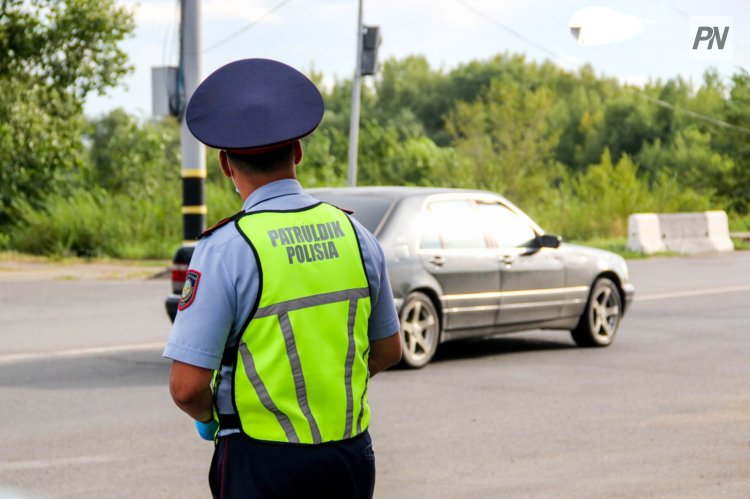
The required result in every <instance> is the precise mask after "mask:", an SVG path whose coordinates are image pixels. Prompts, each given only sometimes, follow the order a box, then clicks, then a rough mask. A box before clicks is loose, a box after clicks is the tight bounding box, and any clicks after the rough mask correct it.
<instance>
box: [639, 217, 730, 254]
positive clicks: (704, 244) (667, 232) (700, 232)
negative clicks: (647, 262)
mask: <svg viewBox="0 0 750 499" xmlns="http://www.w3.org/2000/svg"><path fill="white" fill-rule="evenodd" d="M628 249H630V250H633V251H640V252H641V253H646V254H652V253H659V252H662V251H673V252H675V253H686V254H692V253H715V252H722V251H733V250H734V245H733V244H732V240H731V238H730V237H729V220H728V218H727V214H726V213H725V212H723V211H706V212H700V213H660V214H656V213H635V214H633V215H630V217H628Z"/></svg>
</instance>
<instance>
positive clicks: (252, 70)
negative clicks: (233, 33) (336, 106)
mask: <svg viewBox="0 0 750 499" xmlns="http://www.w3.org/2000/svg"><path fill="white" fill-rule="evenodd" d="M324 111H325V105H324V104H323V97H322V96H321V95H320V92H319V91H318V89H317V88H316V87H315V85H314V84H313V82H311V81H310V80H309V79H308V78H307V77H306V76H305V75H303V74H302V73H300V72H299V71H297V70H296V69H294V68H292V67H290V66H287V65H286V64H283V63H281V62H278V61H272V60H269V59H243V60H240V61H235V62H230V63H229V64H227V65H226V66H222V67H221V68H219V69H217V70H216V71H214V72H213V73H212V74H211V75H210V76H209V77H208V78H206V79H205V80H204V81H203V83H201V84H200V85H198V88H197V89H196V90H195V93H194V94H193V96H192V98H191V99H190V103H189V104H188V107H187V112H186V114H185V120H186V122H187V126H188V128H189V129H190V132H191V133H192V134H193V135H194V136H195V138H196V139H198V140H199V141H201V142H203V143H204V144H206V145H207V146H210V147H214V148H216V149H227V150H230V151H232V152H237V153H245V154H254V153H260V152H265V151H270V150H273V149H275V148H277V147H281V146H283V145H285V144H289V143H291V142H293V141H294V140H297V139H300V138H302V137H304V136H306V135H308V134H310V133H311V132H312V131H313V130H315V128H316V127H317V126H318V124H319V123H320V120H321V119H322V118H323V112H324Z"/></svg>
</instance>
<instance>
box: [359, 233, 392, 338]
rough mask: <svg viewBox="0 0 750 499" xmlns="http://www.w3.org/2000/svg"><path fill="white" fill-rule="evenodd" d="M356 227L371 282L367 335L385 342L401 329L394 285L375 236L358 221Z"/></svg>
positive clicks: (368, 278)
mask: <svg viewBox="0 0 750 499" xmlns="http://www.w3.org/2000/svg"><path fill="white" fill-rule="evenodd" d="M354 225H355V227H356V229H357V232H358V235H359V237H360V246H361V248H362V258H363V259H364V261H365V272H366V273H367V280H368V281H369V283H370V302H371V303H372V311H371V313H370V319H369V322H368V327H367V336H368V338H369V339H370V341H374V340H381V339H383V338H387V337H389V336H392V335H394V334H395V333H397V332H398V331H399V329H400V323H399V320H398V314H397V313H396V306H395V305H394V303H393V292H392V291H391V282H390V280H389V278H388V270H387V269H386V266H385V255H383V248H381V247H380V243H379V242H378V240H377V239H375V236H373V235H372V234H370V233H369V232H367V230H366V229H365V228H363V227H362V226H361V225H360V224H359V222H357V221H356V220H354Z"/></svg>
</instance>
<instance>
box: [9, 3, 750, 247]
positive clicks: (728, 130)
mask: <svg viewBox="0 0 750 499" xmlns="http://www.w3.org/2000/svg"><path fill="white" fill-rule="evenodd" d="M51 3H52V2H45V1H41V0H37V1H36V2H6V5H10V6H15V7H16V8H17V10H18V9H20V10H21V11H23V9H22V8H21V7H20V6H21V5H22V4H23V5H25V6H27V7H24V8H28V6H30V5H36V6H41V5H43V4H44V5H46V4H51ZM62 4H63V3H61V4H60V5H57V4H56V3H55V6H54V7H49V9H48V10H47V11H45V12H46V14H45V15H50V16H53V15H63V14H62V13H63V12H66V9H68V8H73V7H75V8H79V9H84V8H90V7H91V4H92V2H88V1H83V0H82V1H79V2H64V5H62ZM101 4H102V5H103V7H102V9H103V11H107V12H108V14H107V15H103V16H104V17H101V16H99V17H97V15H94V14H91V16H93V17H88V18H87V19H89V21H90V22H91V23H92V26H98V28H97V29H104V31H105V32H107V30H106V29H105V28H106V24H107V23H108V22H111V21H112V20H113V19H118V18H119V17H118V16H125V18H127V14H126V13H124V12H123V11H121V10H119V9H118V8H116V7H114V5H113V4H112V3H111V2H102V3H101ZM58 11H59V13H58V14H55V12H58ZM100 14H101V12H100ZM14 15H16V17H17V18H18V19H17V21H14V22H15V23H16V24H14V26H30V27H32V28H33V29H31V31H32V32H34V31H35V30H36V31H40V33H41V32H44V31H45V30H46V29H48V27H47V25H46V24H45V22H41V24H38V23H37V20H35V19H31V18H29V17H28V16H25V15H24V14H23V12H21V14H14ZM24 16H25V17H24ZM83 17H84V18H86V16H83ZM96 19H98V21H96ZM121 19H124V18H121ZM2 22H5V23H9V22H10V21H6V20H3V21H0V23H2ZM69 22H72V21H70V20H69ZM97 22H99V23H100V24H99V25H97V24H96V23H97ZM127 22H128V21H126V22H125V25H127ZM101 23H104V24H101ZM11 24H12V23H11ZM110 28H111V29H110V31H109V32H108V35H107V36H106V37H105V38H106V42H102V40H104V39H103V38H102V39H98V40H99V42H98V43H104V46H105V48H103V49H101V51H100V52H97V54H98V55H97V54H89V55H88V56H86V57H82V58H79V59H77V61H78V62H76V59H72V60H71V61H69V62H70V67H69V68H68V69H71V68H73V69H71V71H72V72H69V71H68V69H65V68H60V70H59V71H57V72H55V73H54V74H55V75H57V76H51V75H46V76H43V77H41V79H39V78H37V80H33V78H32V79H27V77H26V76H24V78H21V79H15V78H11V77H10V76H8V75H10V74H11V69H9V68H10V67H11V65H15V66H13V67H14V68H15V69H18V68H22V69H23V70H24V71H26V72H27V73H28V74H29V75H37V76H39V75H40V74H42V73H40V72H44V71H47V70H51V68H53V67H55V66H54V64H52V63H50V62H49V61H54V60H55V59H54V57H53V56H52V55H50V54H52V53H53V52H54V51H47V52H45V51H44V50H42V51H41V52H43V53H44V54H47V55H39V57H38V58H36V59H34V58H33V57H31V55H28V56H24V57H20V58H19V60H17V61H12V62H8V61H3V62H0V90H1V91H3V94H4V95H8V96H10V97H9V98H8V99H5V100H4V101H3V102H0V116H2V117H4V118H6V119H4V120H2V121H0V182H1V183H2V185H0V200H2V202H3V205H2V207H1V210H0V228H2V230H3V231H4V232H5V233H4V234H2V233H0V247H8V248H15V249H20V250H23V251H29V252H35V253H54V254H79V255H111V256H127V257H154V256H160V257H167V256H169V253H170V250H172V249H173V248H174V246H175V245H177V244H179V227H180V212H179V204H180V195H179V185H180V182H179V144H178V137H179V127H178V124H177V123H176V122H174V121H144V120H139V119H136V118H134V117H133V116H130V115H128V114H127V113H125V112H123V111H121V110H115V111H112V112H111V113H109V114H108V115H106V116H103V117H99V118H96V119H94V120H90V121H88V122H87V121H86V120H84V119H83V118H82V117H81V114H80V107H81V102H82V101H81V99H82V96H83V95H85V94H86V93H88V92H91V91H95V90H96V91H101V90H102V89H103V88H105V87H106V86H107V85H111V84H112V83H113V82H114V81H116V79H117V77H118V76H117V75H118V74H122V71H125V69H126V65H125V61H124V60H120V59H118V56H117V55H116V54H117V52H116V50H117V49H116V48H114V47H115V46H116V42H117V41H119V40H121V39H122V37H123V36H125V34H126V33H127V32H128V30H127V29H126V30H119V29H118V30H113V29H114V28H112V27H110ZM49 29H51V28H49ZM55 29H57V28H55ZM44 36H47V38H43V36H42V35H41V34H38V37H37V35H34V34H33V33H29V34H19V33H15V34H0V49H1V50H5V49H4V48H3V47H5V46H6V45H7V44H8V43H10V42H8V41H7V40H15V41H14V42H13V43H15V44H16V46H18V47H19V48H18V51H19V52H18V53H19V54H21V53H23V54H33V53H34V51H33V50H32V49H30V48H29V47H33V46H35V45H34V44H35V43H41V42H39V40H42V39H46V40H48V42H46V43H49V40H52V39H53V36H52V35H51V34H48V35H44ZM3 37H4V38H3ZM35 37H37V38H35ZM27 38H28V40H27ZM95 38H96V37H94V36H93V35H91V34H88V35H85V36H84V35H81V39H82V40H83V41H81V43H86V42H85V41H86V40H89V41H91V40H94V39H95ZM19 40H20V41H19ZM29 40H30V41H29ZM34 40H36V41H34ZM3 44H6V45H3ZM107 44H109V45H107ZM113 44H114V45H113ZM73 46H75V47H77V46H78V45H75V44H74V45H71V47H73ZM97 46H99V45H97ZM14 50H15V49H14ZM45 50H46V49H45ZM91 50H94V49H93V48H91ZM97 50H98V49H97ZM113 50H115V52H112V51H113ZM14 53H15V52H14ZM104 54H110V56H113V58H112V59H111V61H110V62H111V63H112V64H114V67H111V68H110V71H109V73H108V75H109V76H105V75H104V74H103V73H102V72H101V71H100V69H102V68H104V67H107V66H106V65H107V64H109V63H110V62H102V61H101V60H99V59H97V57H99V56H102V57H103V56H104ZM113 54H114V55H113ZM84 60H87V61H90V63H91V64H93V66H94V67H93V68H92V67H89V68H88V69H85V68H84V69H81V66H80V64H84V63H83V62H82V61H84ZM24 61H30V62H24ZM97 61H99V62H97ZM37 63H38V64H39V65H38V66H35V64H37ZM3 64H4V65H5V66H3ZM86 64H88V63H86ZM86 64H84V66H86ZM76 65H78V66H76ZM74 66H76V67H77V68H78V69H75V68H74ZM97 68H98V69H97ZM3 71H5V73H4V72H3ZM4 75H5V76H4ZM72 75H80V76H81V78H80V79H78V80H76V79H75V78H73V76H72ZM110 76H112V78H113V79H110ZM28 78H31V77H30V76H29V77H28ZM71 78H73V79H71ZM312 78H313V79H314V80H316V81H318V82H321V81H322V75H321V74H319V73H315V72H313V74H312ZM29 81H37V83H36V86H34V85H31V86H29V84H28V82H29ZM321 87H323V86H322V85H321ZM362 90H363V91H362V113H361V115H362V119H361V124H360V135H359V155H358V165H359V174H358V180H359V182H358V183H359V184H361V185H431V186H449V187H464V188H482V189H488V190H493V191H497V192H500V193H502V194H504V195H506V196H508V197H509V198H510V199H511V200H512V201H514V202H515V203H516V204H518V205H519V206H521V207H522V208H523V209H524V210H526V211H528V212H529V214H530V215H532V216H533V217H535V218H536V219H537V220H538V221H539V222H540V223H541V224H542V225H543V226H545V227H547V228H548V229H549V230H550V231H552V232H557V233H561V234H563V235H564V236H565V237H567V238H569V239H579V240H580V239H586V240H590V239H593V238H601V239H606V240H609V241H611V240H617V241H622V240H623V238H624V237H625V236H626V229H627V227H626V224H627V217H628V216H629V215H630V214H631V213H634V212H642V211H657V212H671V211H698V210H705V209H726V210H728V211H729V213H730V217H731V218H730V220H731V223H732V226H733V227H735V228H737V227H739V228H747V227H750V217H749V216H748V211H750V188H749V186H750V141H748V133H747V131H748V129H749V128H750V75H749V74H748V73H747V72H745V71H740V72H739V73H738V74H736V75H734V77H733V78H732V80H731V82H730V83H724V82H723V81H722V80H721V79H720V78H719V76H718V74H717V73H716V72H715V71H709V72H707V73H706V75H705V76H704V79H703V82H702V83H701V84H700V85H698V86H697V87H696V86H694V85H692V84H691V83H689V82H686V81H685V80H683V79H681V78H674V79H671V80H668V81H666V82H661V81H655V82H650V83H648V84H647V85H645V86H644V87H643V88H638V87H633V86H628V85H622V84H621V83H619V82H618V81H616V80H614V79H610V78H604V77H600V76H597V75H596V73H595V72H594V70H593V69H592V68H591V67H588V66H585V67H583V68H581V69H579V70H578V71H575V72H570V71H564V70H562V69H560V68H558V67H556V66H554V65H553V64H551V63H543V64H537V63H532V62H527V61H526V60H525V58H524V57H523V56H520V55H512V54H500V55H497V56H495V57H493V58H491V59H489V60H486V61H472V62H470V63H467V64H464V65H461V66H459V67H457V68H455V69H452V70H450V71H445V70H442V69H434V68H432V67H430V65H429V64H428V63H427V61H426V60H425V59H424V58H423V57H420V56H412V57H407V58H405V59H401V60H396V59H391V60H388V61H386V62H385V63H384V66H383V71H382V72H381V74H380V75H379V76H378V77H377V78H376V79H375V80H374V81H370V82H367V83H366V84H365V85H364V87H363V89H362ZM323 93H324V99H325V101H326V114H325V116H324V119H323V122H322V123H321V125H320V127H319V129H318V130H317V131H316V132H315V133H314V134H313V135H311V136H310V137H308V138H306V139H305V140H304V151H305V154H304V159H303V162H302V164H301V165H300V166H299V168H298V171H297V173H298V177H299V178H300V180H301V182H302V183H303V185H306V186H308V187H314V186H324V185H344V184H345V183H346V175H347V153H348V136H349V113H350V106H351V82H350V81H348V80H344V81H336V82H335V83H334V84H333V85H329V86H326V87H324V90H323ZM699 115H705V116H710V117H711V119H704V118H703V117H701V116H699ZM726 124H729V126H727V125H726ZM207 165H208V170H209V178H208V180H207V185H206V198H207V204H208V206H209V216H208V222H209V224H212V223H214V222H216V221H218V220H220V219H221V218H224V217H226V216H229V215H231V214H233V213H235V212H236V211H237V210H238V209H239V207H240V200H239V197H238V196H237V194H236V193H235V192H234V189H233V186H232V184H231V182H229V181H228V180H227V179H225V178H224V177H223V175H222V174H221V172H220V170H219V166H218V160H217V154H216V151H213V150H209V151H208V152H207ZM54 185H62V186H65V188H60V189H52V188H51V187H52V186H54ZM10 211H12V212H13V213H15V214H16V217H17V218H18V220H17V222H16V223H15V224H10V223H9V218H8V216H7V214H8V213H10ZM3 213H5V214H6V218H5V219H3V218H2V217H3ZM618 244H619V243H618Z"/></svg>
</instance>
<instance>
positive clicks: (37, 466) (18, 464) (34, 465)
mask: <svg viewBox="0 0 750 499" xmlns="http://www.w3.org/2000/svg"><path fill="white" fill-rule="evenodd" d="M117 460H118V458H116V457H115V456H78V457H61V458H57V459H35V460H33V461H0V472H2V471H20V470H41V469H47V468H62V467H65V466H80V465H85V464H101V463H111V462H112V461H117Z"/></svg>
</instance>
